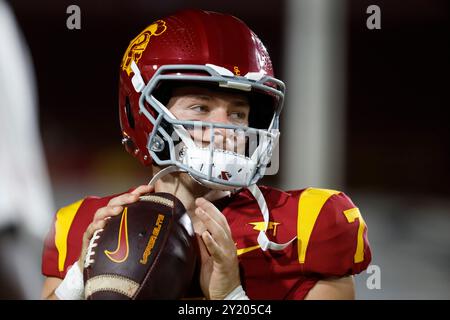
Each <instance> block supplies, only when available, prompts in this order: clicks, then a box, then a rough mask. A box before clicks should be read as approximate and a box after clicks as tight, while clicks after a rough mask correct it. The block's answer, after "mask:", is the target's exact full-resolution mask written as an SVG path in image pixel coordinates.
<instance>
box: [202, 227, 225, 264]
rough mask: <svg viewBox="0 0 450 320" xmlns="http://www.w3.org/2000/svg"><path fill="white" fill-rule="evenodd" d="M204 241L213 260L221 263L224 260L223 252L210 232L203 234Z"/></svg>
mask: <svg viewBox="0 0 450 320" xmlns="http://www.w3.org/2000/svg"><path fill="white" fill-rule="evenodd" d="M202 240H203V243H204V244H205V247H206V249H208V252H209V254H210V255H211V257H212V258H213V260H214V261H216V262H221V261H222V260H223V254H222V250H221V248H220V246H219V245H218V244H217V242H216V241H215V240H214V238H213V237H212V236H211V234H210V233H209V232H208V231H205V232H203V233H202Z"/></svg>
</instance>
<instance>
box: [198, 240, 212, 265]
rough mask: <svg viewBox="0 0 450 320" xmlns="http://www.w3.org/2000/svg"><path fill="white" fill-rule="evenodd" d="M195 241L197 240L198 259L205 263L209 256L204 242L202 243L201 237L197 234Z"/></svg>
mask: <svg viewBox="0 0 450 320" xmlns="http://www.w3.org/2000/svg"><path fill="white" fill-rule="evenodd" d="M196 236H197V240H198V247H199V250H200V259H201V261H207V259H208V258H209V257H210V256H211V254H210V253H209V251H208V248H207V247H206V245H205V242H204V241H203V238H202V235H201V234H198V235H196Z"/></svg>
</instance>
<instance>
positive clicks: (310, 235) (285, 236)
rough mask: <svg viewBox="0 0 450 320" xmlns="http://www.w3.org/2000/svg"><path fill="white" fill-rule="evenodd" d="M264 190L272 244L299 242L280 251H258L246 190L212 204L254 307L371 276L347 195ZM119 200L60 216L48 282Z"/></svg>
mask: <svg viewBox="0 0 450 320" xmlns="http://www.w3.org/2000/svg"><path fill="white" fill-rule="evenodd" d="M260 189H261V191H262V193H263V195H264V198H265V200H266V202H267V206H268V209H269V216H270V217H269V218H270V221H269V224H268V229H267V230H266V234H267V236H268V238H269V240H271V241H274V242H277V243H285V242H288V241H290V240H292V239H294V241H292V242H291V244H290V245H288V246H287V247H286V248H285V249H283V250H281V251H275V250H266V251H263V250H261V248H260V246H259V244H258V241H257V237H258V234H259V232H260V231H262V230H264V219H263V216H262V213H261V210H260V208H259V206H258V203H257V202H256V200H255V199H254V197H253V195H252V194H251V193H250V192H249V191H248V190H246V189H244V190H242V191H241V192H238V193H235V194H233V195H231V196H229V197H225V198H222V199H220V200H217V201H215V202H214V204H215V205H216V207H217V208H219V209H220V210H221V211H222V213H223V214H224V216H225V217H226V219H227V221H228V224H229V226H230V229H231V232H232V236H233V239H234V241H235V243H236V247H237V254H238V258H239V264H240V274H241V281H242V285H243V287H244V289H245V291H246V293H247V295H248V296H249V298H250V299H276V300H278V299H303V298H304V297H305V296H306V294H307V293H308V292H309V290H310V289H311V288H312V287H313V286H314V285H315V284H316V283H317V281H319V280H320V279H323V278H327V277H342V276H347V275H353V274H357V273H360V272H361V271H363V270H364V269H366V268H367V266H368V265H369V263H370V261H371V251H370V247H369V242H368V238H367V227H366V225H365V223H364V220H363V218H362V216H361V214H360V212H359V210H358V208H357V207H356V206H355V205H354V204H353V202H352V201H351V200H350V198H349V197H347V196H346V195H345V194H344V193H342V192H339V191H335V190H327V189H315V188H308V189H303V190H294V191H281V190H277V189H274V188H270V187H264V186H261V187H260ZM115 196H116V195H114V196H110V197H105V198H96V197H88V198H86V199H83V200H80V201H78V202H76V203H74V204H72V205H70V206H67V207H64V208H62V209H60V210H59V211H58V212H57V214H56V216H55V222H54V224H53V226H52V230H51V231H50V232H49V235H48V237H47V239H46V242H45V246H44V251H43V262H42V272H43V274H44V275H46V276H51V277H58V278H64V276H65V273H66V270H67V268H68V267H69V266H70V265H72V264H73V263H74V262H75V261H77V260H78V257H79V255H80V251H81V245H82V236H83V233H84V231H85V230H86V228H87V226H88V225H89V224H90V223H91V221H92V219H93V216H94V214H95V212H96V211H97V209H99V208H101V207H103V206H105V205H107V203H108V202H109V200H110V199H111V198H112V197H115Z"/></svg>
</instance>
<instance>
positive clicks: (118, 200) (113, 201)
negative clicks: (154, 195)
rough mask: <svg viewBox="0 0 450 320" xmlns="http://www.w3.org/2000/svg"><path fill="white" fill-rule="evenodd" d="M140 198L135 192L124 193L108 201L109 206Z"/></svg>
mask: <svg viewBox="0 0 450 320" xmlns="http://www.w3.org/2000/svg"><path fill="white" fill-rule="evenodd" d="M138 200H139V195H137V194H133V193H124V194H121V195H120V196H117V197H115V198H112V199H111V200H110V201H109V203H108V207H114V206H123V205H126V204H131V203H134V202H136V201H138Z"/></svg>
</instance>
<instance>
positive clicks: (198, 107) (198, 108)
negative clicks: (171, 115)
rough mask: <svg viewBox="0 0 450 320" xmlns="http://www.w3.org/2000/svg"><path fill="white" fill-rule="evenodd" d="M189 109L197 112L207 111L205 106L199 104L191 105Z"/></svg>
mask: <svg viewBox="0 0 450 320" xmlns="http://www.w3.org/2000/svg"><path fill="white" fill-rule="evenodd" d="M189 109H190V110H192V111H195V112H199V113H205V112H208V111H209V108H208V107H207V106H204V105H200V104H196V105H193V106H191V107H189Z"/></svg>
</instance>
